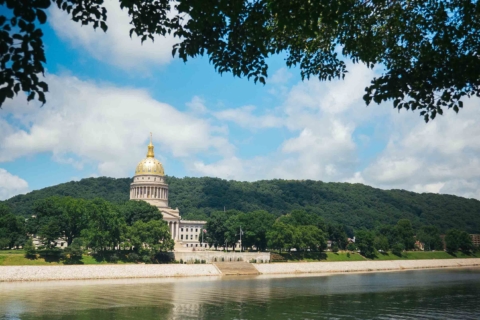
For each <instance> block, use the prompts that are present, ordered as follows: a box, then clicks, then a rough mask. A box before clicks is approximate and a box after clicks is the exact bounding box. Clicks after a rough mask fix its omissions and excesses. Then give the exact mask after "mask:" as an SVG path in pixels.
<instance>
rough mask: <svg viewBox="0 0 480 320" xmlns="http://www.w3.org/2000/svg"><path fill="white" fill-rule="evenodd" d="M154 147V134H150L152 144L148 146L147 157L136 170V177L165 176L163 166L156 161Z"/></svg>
mask: <svg viewBox="0 0 480 320" xmlns="http://www.w3.org/2000/svg"><path fill="white" fill-rule="evenodd" d="M153 150H154V146H153V143H152V133H150V143H149V144H148V151H147V157H146V158H145V159H143V160H142V161H140V162H139V163H138V165H137V168H136V169H135V175H136V176H137V175H155V176H164V175H165V172H164V170H163V165H162V163H161V162H160V161H158V160H157V159H155V153H154V151H153Z"/></svg>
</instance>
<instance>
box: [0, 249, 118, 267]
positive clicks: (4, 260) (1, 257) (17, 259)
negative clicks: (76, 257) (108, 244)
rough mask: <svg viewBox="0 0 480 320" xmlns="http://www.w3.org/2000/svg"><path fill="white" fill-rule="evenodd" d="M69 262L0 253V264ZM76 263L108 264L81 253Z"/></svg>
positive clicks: (55, 263) (50, 264) (51, 264)
mask: <svg viewBox="0 0 480 320" xmlns="http://www.w3.org/2000/svg"><path fill="white" fill-rule="evenodd" d="M124 263H125V262H123V261H118V264H124ZM64 264H69V263H64V262H63V261H45V259H44V258H42V257H37V258H36V259H27V258H25V255H24V254H23V253H22V254H19V253H18V252H17V253H15V254H4V253H3V252H1V253H0V266H58V265H64ZM77 264H108V262H106V261H105V260H104V261H97V260H96V259H95V258H94V257H92V256H90V255H83V256H82V259H81V260H80V261H79V263H77Z"/></svg>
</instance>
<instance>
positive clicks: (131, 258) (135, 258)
mask: <svg viewBox="0 0 480 320" xmlns="http://www.w3.org/2000/svg"><path fill="white" fill-rule="evenodd" d="M128 260H129V261H131V262H137V261H138V260H140V256H139V255H138V254H136V253H135V252H132V253H129V254H128Z"/></svg>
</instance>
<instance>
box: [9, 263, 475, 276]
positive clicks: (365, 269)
mask: <svg viewBox="0 0 480 320" xmlns="http://www.w3.org/2000/svg"><path fill="white" fill-rule="evenodd" d="M252 265H253V267H254V268H255V269H257V270H258V272H259V276H262V275H275V276H282V275H284V276H288V275H290V276H291V275H300V274H309V275H314V274H318V275H329V274H342V273H345V274H348V273H370V272H389V271H406V270H421V269H443V268H464V267H467V268H468V267H470V268H471V267H480V258H468V259H448V260H447V259H445V260H443V259H430V260H426V259H425V260H383V261H338V262H281V263H266V264H253V263H252ZM202 276H211V277H221V276H224V275H223V274H222V273H221V271H220V270H219V269H218V268H217V266H215V265H214V264H164V265H162V264H158V265H114V264H112V265H67V266H0V282H25V281H58V280H100V279H148V278H184V277H202Z"/></svg>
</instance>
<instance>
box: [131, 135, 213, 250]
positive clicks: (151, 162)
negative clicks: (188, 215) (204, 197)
mask: <svg viewBox="0 0 480 320" xmlns="http://www.w3.org/2000/svg"><path fill="white" fill-rule="evenodd" d="M153 149H154V146H153V144H152V137H151V136H150V144H149V145H148V152H147V157H146V158H145V159H143V160H142V161H140V162H139V164H138V165H137V168H136V169H135V176H134V177H133V182H132V183H131V185H130V200H142V201H146V202H148V203H149V204H151V205H153V206H155V207H157V208H158V210H159V211H160V212H161V213H162V215H163V220H164V221H166V222H167V224H168V226H169V228H170V234H171V235H172V238H173V240H174V241H175V250H176V251H179V250H199V249H205V248H206V247H207V244H205V243H203V244H202V241H201V240H202V232H203V231H202V230H203V227H204V225H205V224H206V223H207V222H206V221H193V220H182V217H181V216H180V211H179V210H178V208H176V209H173V208H170V207H169V206H168V184H167V183H166V182H165V171H164V169H163V165H162V163H161V162H160V161H158V160H157V159H155V153H154V150H153ZM187 248H188V249H187ZM189 248H191V249H189ZM195 248H196V249H195Z"/></svg>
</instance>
